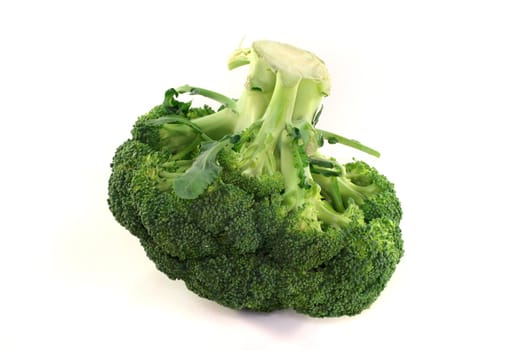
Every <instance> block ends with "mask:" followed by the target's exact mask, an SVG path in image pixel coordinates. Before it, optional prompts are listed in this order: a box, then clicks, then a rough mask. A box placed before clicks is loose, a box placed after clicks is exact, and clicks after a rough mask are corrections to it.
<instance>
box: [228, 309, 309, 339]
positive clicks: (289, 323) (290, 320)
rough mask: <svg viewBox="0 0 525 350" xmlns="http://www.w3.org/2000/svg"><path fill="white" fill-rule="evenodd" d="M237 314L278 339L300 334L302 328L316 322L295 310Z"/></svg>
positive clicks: (240, 312)
mask: <svg viewBox="0 0 525 350" xmlns="http://www.w3.org/2000/svg"><path fill="white" fill-rule="evenodd" d="M237 314H238V315H239V317H241V318H242V319H243V320H245V321H247V322H249V323H251V324H253V325H255V326H257V327H258V328H260V329H262V330H264V331H265V332H268V333H271V334H272V335H273V336H277V337H285V336H286V337H289V336H290V334H293V333H296V332H299V331H300V329H301V328H303V327H305V326H307V325H308V324H310V323H312V322H314V321H315V320H314V319H312V318H311V317H308V316H306V315H301V314H299V313H297V312H295V311H294V310H279V311H273V312H269V313H264V312H255V311H248V310H246V311H244V310H243V311H238V312H237Z"/></svg>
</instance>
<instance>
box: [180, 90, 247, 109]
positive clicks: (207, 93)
mask: <svg viewBox="0 0 525 350" xmlns="http://www.w3.org/2000/svg"><path fill="white" fill-rule="evenodd" d="M175 90H176V91H177V92H178V93H180V94H183V93H187V92H189V93H190V95H200V96H204V97H207V98H209V99H212V100H215V101H217V102H219V103H221V104H223V105H224V106H225V107H226V108H231V109H235V108H236V105H237V104H236V102H235V101H234V100H232V99H231V98H229V97H227V96H225V95H223V94H220V93H218V92H215V91H212V90H208V89H203V88H199V87H196V86H190V85H183V86H180V87H178V88H177V89H175Z"/></svg>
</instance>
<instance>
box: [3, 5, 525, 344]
mask: <svg viewBox="0 0 525 350" xmlns="http://www.w3.org/2000/svg"><path fill="white" fill-rule="evenodd" d="M524 18H525V11H524V9H523V8H522V7H521V6H520V1H505V0H500V1H483V0H478V1H466V0H456V1H447V0H441V1H408V0H402V1H366V2H365V1H359V2H357V1H300V2H298V1H270V0H265V1H258V2H255V1H254V2H249V1H239V2H233V1H214V2H211V1H165V2H162V1H147V2H146V1H144V2H140V3H139V2H136V1H126V2H125V1H122V2H115V1H56V0H51V1H2V2H1V3H0V118H1V124H0V125H1V129H0V130H1V136H0V152H1V157H0V161H1V163H0V164H1V171H0V177H1V179H0V186H1V193H0V201H1V205H2V206H1V208H2V209H1V213H2V214H1V222H0V230H1V231H0V232H1V241H0V276H1V277H0V283H1V287H0V348H1V349H44V348H46V349H47V348H55V349H60V348H68V349H135V348H137V349H140V348H142V349H160V348H163V349H170V348H172V349H176V348H192V349H201V348H202V349H207V348H209V349H270V348H271V349H330V348H338V349H341V348H352V349H380V348H388V349H412V348H414V349H415V348H419V349H474V348H490V349H496V348H497V349H523V348H525V341H524V339H523V336H522V335H520V334H519V332H520V331H522V330H523V324H524V323H525V322H524V316H523V315H524V313H525V307H524V305H525V303H524V301H523V296H524V293H525V288H524V282H523V280H524V273H523V268H524V267H525V261H524V258H523V250H524V248H523V243H524V239H523V235H524V234H525V232H524V228H523V217H524V214H523V210H524V209H525V205H524V198H525V191H524V186H523V179H524V175H525V174H524V173H523V170H522V169H523V166H522V164H523V160H524V157H523V150H524V149H525V147H524V146H525V144H524V142H523V132H524V130H525V129H524V128H523V119H524V117H525V68H524V67H525V35H524V33H525V24H524V23H525V22H524ZM243 38H244V43H245V45H249V43H250V42H251V41H252V40H257V39H273V40H278V41H283V42H288V43H291V44H294V45H296V46H299V47H303V48H305V49H308V50H311V51H313V52H315V53H316V54H318V55H319V56H320V57H321V58H323V59H324V60H325V61H326V63H327V66H328V68H329V70H330V72H331V75H332V81H333V90H332V91H333V93H332V95H331V96H330V97H329V98H327V99H326V101H325V110H324V113H323V116H322V118H323V119H322V121H321V122H320V125H321V126H322V127H323V128H325V129H331V130H334V131H337V132H338V133H341V134H345V135H347V136H349V137H351V138H355V139H358V140H360V141H362V142H363V143H365V144H368V145H371V146H373V147H375V148H377V149H379V150H380V151H381V152H382V157H381V158H380V159H378V160H375V159H371V158H369V157H367V156H366V155H362V154H359V153H355V152H353V151H349V150H348V149H341V148H339V147H337V148H334V149H330V150H329V151H330V152H333V153H334V154H337V156H338V157H339V159H341V160H350V159H351V158H352V157H359V158H361V159H364V160H367V161H370V162H371V163H372V164H374V165H375V166H377V167H378V168H379V169H380V170H381V171H382V172H384V173H385V174H387V175H388V176H389V178H390V179H391V180H392V181H393V182H395V183H396V186H397V187H396V188H397V190H398V194H399V196H400V198H401V199H402V202H403V208H404V213H405V216H404V220H403V222H402V228H403V232H404V239H405V241H406V245H405V248H406V254H405V256H404V258H403V260H402V262H401V263H400V265H399V268H398V270H397V271H396V273H395V275H394V277H393V278H392V280H391V282H390V283H389V285H388V287H387V289H386V290H385V292H384V293H383V294H382V295H381V297H380V299H379V300H378V301H377V302H376V303H375V304H374V305H373V306H372V307H371V308H370V309H369V310H367V311H365V312H363V313H362V314H360V315H358V316H355V317H351V318H350V317H343V318H337V319H313V318H308V317H305V316H301V315H297V314H295V313H293V312H289V311H283V312H276V313H273V314H268V315H266V314H250V313H239V312H236V311H232V310H229V309H226V308H223V307H221V306H218V305H216V304H214V303H212V302H209V301H207V300H203V299H200V298H198V297H197V296H195V295H193V294H192V293H190V292H188V291H187V290H186V289H185V287H184V284H183V283H182V282H180V281H177V282H174V281H170V280H169V279H167V278H166V277H165V276H164V275H162V274H161V273H160V272H158V271H157V270H156V269H155V267H154V265H153V264H152V263H151V262H150V261H148V260H147V258H146V256H145V254H144V253H143V251H142V249H141V247H140V245H139V243H138V241H137V240H136V239H135V238H134V237H132V236H131V235H130V234H128V233H127V232H126V231H125V230H124V229H123V228H121V227H120V226H119V225H118V224H117V223H116V222H115V221H114V220H113V218H112V216H111V213H110V212H109V210H108V209H107V205H106V198H107V179H108V176H109V164H110V161H111V158H112V155H113V152H114V150H115V148H116V147H117V146H118V145H119V144H120V143H121V142H122V141H124V140H125V139H126V138H127V137H128V136H129V130H130V128H131V125H132V124H133V122H134V120H135V119H136V117H137V116H138V115H140V114H142V113H144V112H146V111H148V109H149V108H150V107H152V106H153V105H155V104H158V103H160V102H161V100H162V97H163V93H164V91H165V90H166V89H167V88H170V87H175V86H179V85H182V84H186V83H189V84H193V85H197V86H203V87H207V88H210V89H214V90H218V91H222V92H224V93H225V94H228V95H232V96H235V95H236V94H238V93H239V91H240V89H241V88H242V83H243V74H244V72H243V71H242V70H241V71H239V72H228V71H227V69H226V66H225V64H226V60H227V58H228V56H229V54H230V53H231V52H232V50H234V49H235V48H237V47H238V45H239V43H240V42H241V40H242V39H243Z"/></svg>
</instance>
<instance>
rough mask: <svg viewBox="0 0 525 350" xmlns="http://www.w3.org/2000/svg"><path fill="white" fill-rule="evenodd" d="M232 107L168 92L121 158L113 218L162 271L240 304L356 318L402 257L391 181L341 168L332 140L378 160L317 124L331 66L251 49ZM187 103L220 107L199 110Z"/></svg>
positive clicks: (276, 50) (114, 180)
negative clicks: (329, 151)
mask: <svg viewBox="0 0 525 350" xmlns="http://www.w3.org/2000/svg"><path fill="white" fill-rule="evenodd" d="M244 65H248V66H249V69H248V77H247V80H246V83H245V89H244V91H243V93H242V94H241V96H240V97H239V98H238V99H232V98H229V97H226V96H224V95H222V94H219V93H217V92H213V91H210V90H206V89H203V88H198V87H192V86H188V85H184V86H181V87H179V88H176V89H169V90H168V91H167V92H166V93H165V95H164V100H163V101H162V103H161V104H160V105H158V106H156V107H154V108H153V109H152V110H151V111H150V112H149V113H146V114H145V115H143V116H141V117H139V118H138V120H137V122H136V123H135V125H134V126H133V129H132V132H131V135H132V137H131V139H129V140H127V141H125V142H124V143H123V144H122V145H121V146H120V147H119V148H118V149H117V151H116V153H115V156H114V158H113V162H112V164H111V167H112V173H111V177H110V179H109V199H108V202H109V207H110V210H111V211H112V213H113V215H114V217H115V219H116V220H117V221H118V222H119V223H120V224H121V225H122V226H124V227H125V228H126V229H128V230H129V231H130V232H131V233H132V234H133V235H135V236H136V237H137V238H138V239H139V240H140V242H141V244H142V246H143V247H144V250H145V251H146V254H147V256H148V257H149V258H150V259H151V260H152V261H153V262H154V263H155V264H156V266H157V268H158V269H159V270H160V271H162V272H164V273H165V274H166V275H167V276H168V277H170V278H172V279H181V280H183V281H184V282H185V284H186V286H187V287H188V289H190V290H192V291H193V292H195V293H196V294H198V295H200V296H202V297H204V298H208V299H211V300H215V301H216V302H218V303H220V304H222V305H225V306H228V307H231V308H234V309H242V310H244V309H247V310H256V311H265V312H267V311H272V310H277V309H284V308H293V309H295V310H297V311H298V312H300V313H304V314H308V315H311V316H314V317H329V316H342V315H354V314H357V313H359V312H361V311H362V310H364V309H365V308H367V307H369V306H370V305H371V304H372V303H373V302H374V301H375V300H376V299H377V297H378V296H379V294H380V293H381V291H382V290H383V289H384V288H385V286H386V284H387V282H388V280H389V279H390V277H391V276H392V274H393V272H394V270H395V268H396V266H397V264H398V263H399V261H400V259H401V257H402V255H403V241H402V238H401V230H400V221H401V216H402V210H401V205H400V202H399V199H398V197H397V195H396V192H395V189H394V185H393V184H392V183H391V182H389V181H388V179H387V178H386V177H385V176H384V175H382V174H380V173H379V172H378V171H377V170H376V169H375V168H373V167H372V166H370V165H368V164H366V163H365V162H363V161H359V160H354V161H352V162H350V163H348V164H341V163H339V162H338V161H337V160H335V159H334V158H331V157H328V156H325V155H323V154H322V153H321V148H322V146H323V144H324V143H325V142H328V143H341V144H343V145H346V146H350V147H353V148H354V149H357V150H360V151H363V152H366V153H369V154H371V155H374V156H379V153H378V152H377V151H375V150H373V149H371V148H369V147H367V146H365V145H363V144H361V143H359V142H357V141H355V140H350V139H347V138H345V137H342V136H339V135H337V134H334V133H332V132H329V131H325V130H321V129H318V128H316V123H317V121H318V119H319V116H320V114H321V111H322V108H321V107H322V106H321V102H322V100H323V98H324V97H325V96H327V95H328V94H329V92H330V78H329V74H328V71H327V69H326V66H325V64H324V63H323V62H322V61H321V60H320V59H319V58H318V57H317V56H315V55H314V54H312V53H310V52H308V51H304V50H301V49H298V48H296V47H293V46H290V45H286V44H282V43H277V42H272V41H257V42H254V43H253V45H252V47H250V48H244V49H239V50H237V51H235V52H234V53H233V55H232V56H231V58H230V60H229V68H230V69H234V68H237V67H240V66H244ZM182 94H190V95H191V94H197V95H202V96H204V97H207V98H210V99H212V100H214V101H216V102H218V103H219V105H220V107H218V108H217V109H216V110H215V109H213V108H211V107H209V106H207V105H204V106H201V107H194V106H192V103H191V101H184V100H183V99H182V97H181V95H182Z"/></svg>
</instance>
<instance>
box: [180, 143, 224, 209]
mask: <svg viewBox="0 0 525 350" xmlns="http://www.w3.org/2000/svg"><path fill="white" fill-rule="evenodd" d="M229 143H230V138H226V139H224V140H221V141H204V142H203V143H202V144H201V153H200V154H199V156H198V157H197V158H196V159H195V161H194V162H193V164H192V165H191V167H190V168H189V169H188V170H186V172H185V173H184V174H182V175H181V176H179V177H176V178H175V179H174V181H173V189H174V191H175V194H176V195H177V196H179V197H180V198H184V199H195V198H197V197H198V196H199V195H200V194H202V193H203V192H204V191H205V190H206V189H207V188H208V186H209V185H210V184H211V183H212V182H213V181H215V179H217V177H218V176H219V172H220V171H221V169H222V167H221V166H220V165H219V164H218V163H217V155H218V154H219V152H220V151H221V150H222V149H223V148H224V147H226V145H228V144H229Z"/></svg>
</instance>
